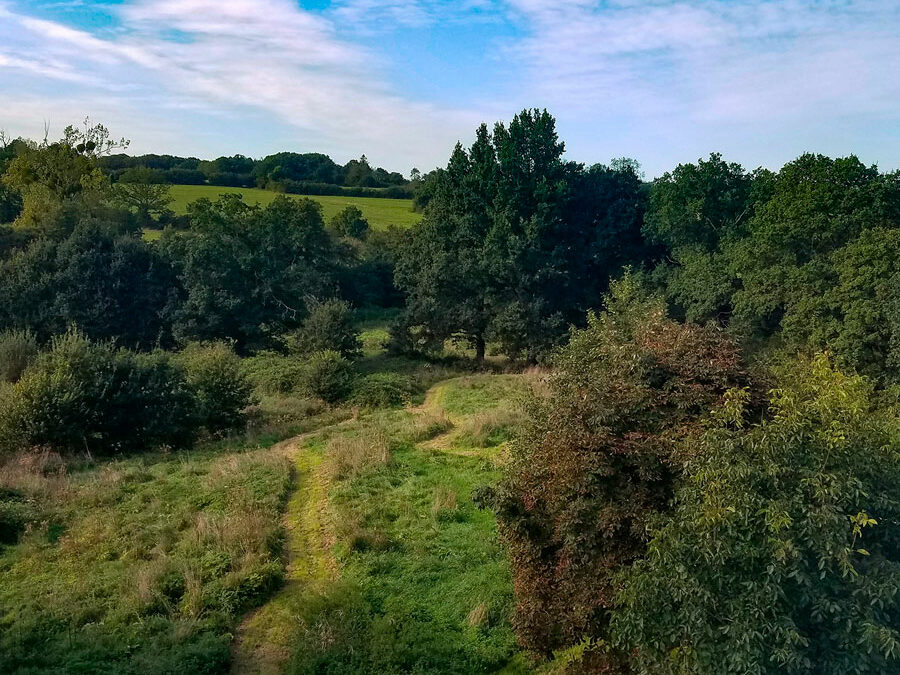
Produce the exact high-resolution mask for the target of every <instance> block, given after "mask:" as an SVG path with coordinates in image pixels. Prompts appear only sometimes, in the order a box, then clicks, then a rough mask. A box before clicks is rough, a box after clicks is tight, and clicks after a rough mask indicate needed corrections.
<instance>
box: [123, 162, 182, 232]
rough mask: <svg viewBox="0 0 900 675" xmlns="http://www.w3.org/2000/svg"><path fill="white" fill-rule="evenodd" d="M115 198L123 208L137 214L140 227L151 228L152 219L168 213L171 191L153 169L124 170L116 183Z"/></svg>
mask: <svg viewBox="0 0 900 675" xmlns="http://www.w3.org/2000/svg"><path fill="white" fill-rule="evenodd" d="M115 187H116V196H117V198H118V200H119V202H120V203H121V204H122V205H123V206H125V208H127V209H129V210H131V211H135V212H137V217H138V223H139V224H140V225H141V227H151V226H152V225H153V222H154V221H153V218H154V216H155V217H157V218H158V217H160V216H161V215H163V214H164V213H166V212H168V210H169V204H171V203H172V191H171V189H170V188H169V186H168V185H166V184H165V183H162V181H161V179H160V177H158V176H157V175H156V173H155V172H154V170H153V169H147V168H143V167H140V168H135V169H128V170H126V171H125V172H124V173H123V174H122V175H121V176H120V177H119V182H118V183H116V186H115Z"/></svg>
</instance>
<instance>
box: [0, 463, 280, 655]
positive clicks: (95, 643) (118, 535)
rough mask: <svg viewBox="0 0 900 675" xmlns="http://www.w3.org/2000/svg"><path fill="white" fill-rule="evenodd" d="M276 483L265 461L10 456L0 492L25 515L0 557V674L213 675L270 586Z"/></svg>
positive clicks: (274, 583)
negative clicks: (28, 511)
mask: <svg viewBox="0 0 900 675" xmlns="http://www.w3.org/2000/svg"><path fill="white" fill-rule="evenodd" d="M289 482H290V464H289V462H288V460H287V459H286V458H285V457H284V456H283V455H281V454H279V453H278V452H276V451H270V450H265V449H256V450H252V451H232V452H224V453H220V452H214V451H211V450H209V451H198V452H192V453H175V454H171V455H158V456H144V457H141V458H130V459H123V460H118V461H111V462H103V463H97V464H94V463H86V464H83V465H78V464H69V465H68V466H67V465H66V464H64V463H63V462H62V461H61V460H59V458H58V457H56V456H54V455H50V454H35V455H24V456H20V457H17V458H13V459H12V460H10V461H9V462H8V463H7V464H5V465H4V466H3V467H2V468H0V492H2V493H4V494H6V495H7V497H9V496H10V495H12V496H13V499H15V500H16V501H18V502H21V503H24V504H28V505H29V506H30V507H31V508H32V509H33V517H32V518H31V519H30V522H29V523H28V527H27V529H26V531H25V532H24V533H23V534H22V535H21V538H20V539H19V541H18V543H16V544H15V545H12V546H8V547H7V548H5V549H4V550H2V552H0V576H2V578H3V583H2V584H0V672H3V673H16V672H41V673H64V672H65V673H69V672H85V673H87V672H90V673H144V672H154V673H177V672H197V673H207V672H209V673H211V672H222V671H223V670H225V669H226V668H227V664H228V661H229V658H230V656H229V650H230V632H231V631H232V630H233V628H234V626H235V625H236V623H237V620H238V619H239V617H240V616H241V614H242V613H243V612H244V611H246V610H247V609H248V608H250V607H252V606H254V605H256V604H259V603H260V602H262V601H263V600H264V599H265V598H266V597H267V596H268V595H269V594H270V593H271V592H272V591H273V589H274V588H277V587H278V586H279V585H280V583H281V579H282V575H283V571H284V569H283V563H282V561H281V558H280V549H281V543H282V532H281V530H280V527H279V518H278V514H279V512H280V511H281V509H282V508H283V505H284V502H285V499H286V497H287V494H288V488H289Z"/></svg>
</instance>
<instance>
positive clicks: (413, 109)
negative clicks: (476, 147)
mask: <svg viewBox="0 0 900 675" xmlns="http://www.w3.org/2000/svg"><path fill="white" fill-rule="evenodd" d="M119 19H120V20H121V26H120V27H119V28H118V29H117V30H116V31H115V33H114V34H112V35H111V36H110V37H108V38H107V37H103V38H101V37H97V36H96V35H92V34H90V33H87V32H85V31H82V30H77V29H74V28H71V27H69V26H65V25H62V24H60V23H56V22H51V21H45V20H39V19H35V18H31V17H28V16H24V15H21V14H16V13H11V12H7V18H5V19H4V22H3V23H4V25H5V26H7V27H8V32H9V34H10V35H13V33H14V32H18V33H19V37H18V38H17V39H16V40H15V41H10V43H9V44H8V45H7V46H6V47H0V58H2V62H0V69H3V68H13V69H19V70H27V71H28V72H30V73H32V74H37V75H41V76H43V77H48V78H56V79H60V80H68V81H72V82H78V83H80V84H82V85H91V86H95V87H96V88H97V89H99V90H105V91H106V92H115V91H119V92H125V93H124V94H123V99H122V103H123V107H124V106H130V107H132V108H134V107H136V106H135V104H137V103H138V102H139V101H145V102H152V103H151V105H153V106H154V107H157V106H161V105H162V103H161V101H165V105H167V106H170V107H171V106H175V107H179V108H195V109H199V110H205V111H206V112H207V113H208V114H217V113H223V112H224V113H225V114H229V113H230V114H237V113H239V112H240V110H241V109H242V108H243V109H253V110H258V111H264V112H266V113H269V114H272V115H275V116H276V117H277V118H278V119H280V120H281V121H283V122H285V123H287V124H289V125H291V126H292V127H294V128H295V129H296V130H297V131H298V136H299V137H300V139H301V140H302V142H303V144H304V145H305V147H306V148H307V149H311V150H318V151H323V152H331V153H333V154H335V155H336V156H338V157H339V158H348V157H351V156H356V155H358V154H360V153H362V152H365V153H367V154H368V156H369V157H370V158H371V159H373V160H374V161H381V162H384V163H385V164H389V165H391V166H396V167H398V168H404V169H406V168H408V167H409V166H411V165H412V164H413V163H414V162H417V161H419V162H420V161H422V158H423V157H425V158H428V159H431V160H432V161H433V162H435V163H437V162H439V161H441V159H442V158H443V156H444V155H446V153H447V148H448V147H451V146H452V143H453V142H454V141H455V140H456V139H457V138H458V137H459V136H460V135H461V134H465V133H468V132H469V130H470V129H471V128H472V127H473V125H474V123H475V121H476V120H475V117H474V116H472V115H471V114H467V113H465V112H463V111H453V110H450V111H444V110H438V109H437V108H435V107H433V106H430V105H428V104H427V103H423V102H420V101H415V100H410V99H408V98H405V97H403V96H402V95H400V94H398V93H396V92H394V91H392V90H391V88H390V87H389V86H388V85H387V84H386V82H385V81H384V79H383V77H382V75H381V73H380V71H381V68H380V66H381V65H382V64H380V63H379V57H378V55H377V54H374V53H372V52H370V51H368V50H366V49H363V48H362V47H360V46H358V45H354V44H351V43H349V42H346V41H342V40H341V39H339V38H338V37H337V35H336V33H335V30H334V28H333V25H332V23H331V22H330V21H329V20H328V19H326V18H323V17H322V16H320V15H316V14H313V13H310V12H306V11H303V10H301V9H299V8H298V6H297V5H296V3H295V2H293V1H292V0H253V1H251V0H136V1H134V2H131V3H130V4H126V5H123V6H122V7H121V9H120V10H119ZM3 35H4V29H3V28H2V27H0V44H2V43H3V41H2V38H3ZM23 53H27V54H34V55H38V56H34V57H33V58H29V59H24V58H21V57H20V56H19V54H23ZM137 107H138V108H140V106H137ZM138 114H140V113H138ZM0 123H2V120H0ZM238 149H240V148H235V150H238ZM173 150H177V149H173ZM245 151H246V150H245Z"/></svg>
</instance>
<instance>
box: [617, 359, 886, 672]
mask: <svg viewBox="0 0 900 675" xmlns="http://www.w3.org/2000/svg"><path fill="white" fill-rule="evenodd" d="M734 394H735V395H734V396H732V397H731V398H730V400H729V404H728V405H727V406H725V407H724V408H722V409H721V410H720V414H719V415H718V422H717V423H716V424H715V425H713V426H712V428H710V429H709V431H707V432H706V433H705V434H704V435H703V437H702V439H701V440H700V442H699V444H695V445H694V446H693V447H691V448H689V449H688V452H689V453H690V454H691V455H692V456H693V459H692V460H691V461H689V462H688V463H687V464H686V474H687V475H686V480H685V481H684V483H683V485H682V488H681V489H680V490H679V492H678V496H677V500H676V506H675V509H674V512H673V513H672V514H671V515H670V517H668V518H667V519H665V520H664V521H661V522H660V524H659V525H658V526H657V527H656V528H655V529H654V531H653V538H652V541H651V543H650V545H649V548H648V553H647V555H646V556H645V557H644V558H643V559H642V560H640V561H638V562H636V563H635V564H634V566H633V567H632V568H631V569H629V570H627V571H626V572H625V573H624V574H623V576H622V582H623V591H622V593H621V594H620V597H619V602H620V603H621V606H620V607H619V608H617V609H616V610H615V612H614V614H613V616H614V619H613V626H614V629H615V633H616V643H617V644H618V645H619V646H620V647H621V648H623V649H624V650H626V651H627V652H628V653H629V654H631V655H632V663H631V665H632V667H633V671H634V672H637V673H672V672H685V673H697V674H698V675H702V674H704V673H709V674H710V675H712V674H713V673H723V672H728V673H759V674H768V673H771V674H773V675H774V674H775V673H778V674H791V673H811V672H815V673H871V674H873V675H874V674H876V673H888V672H896V670H897V668H898V667H900V639H898V631H900V615H898V613H897V609H896V599H897V597H898V594H900V546H898V544H900V529H898V523H900V455H898V453H897V448H898V447H900V446H898V441H900V439H898V437H897V431H896V424H895V423H894V420H893V418H894V417H895V414H896V413H895V411H892V410H886V411H879V410H877V409H875V407H874V406H873V396H872V387H871V385H870V383H869V382H867V381H866V380H864V379H863V378H860V377H853V376H847V375H844V374H842V373H840V372H839V371H837V370H835V369H834V368H833V366H832V364H831V363H830V362H829V360H828V359H827V358H826V357H824V356H819V357H817V358H816V359H815V360H813V361H812V362H804V363H800V364H798V366H797V368H796V369H795V370H794V372H793V373H792V374H791V375H789V376H788V377H787V378H785V379H784V380H783V381H782V383H781V386H780V387H779V388H778V389H776V390H775V391H773V393H772V397H771V405H772V414H771V417H770V418H769V419H767V420H765V421H763V422H761V423H759V424H756V425H753V426H752V427H750V428H743V424H742V423H741V422H740V420H741V419H742V414H741V399H742V398H743V397H742V396H741V395H740V392H734Z"/></svg>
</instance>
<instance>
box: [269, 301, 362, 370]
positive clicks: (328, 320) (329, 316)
mask: <svg viewBox="0 0 900 675" xmlns="http://www.w3.org/2000/svg"><path fill="white" fill-rule="evenodd" d="M286 342H287V347H288V349H289V350H290V351H291V353H293V354H299V355H302V356H308V355H310V354H314V353H315V352H321V351H326V350H333V351H336V352H339V353H340V354H341V356H344V357H345V358H355V357H357V356H359V354H360V352H361V350H362V343H361V342H360V340H359V331H358V330H357V329H356V328H355V327H354V325H353V311H352V310H351V309H350V305H349V304H347V302H345V301H344V300H325V301H324V302H319V301H312V302H311V303H310V306H309V315H308V316H307V317H306V319H304V321H303V325H302V326H301V327H300V328H299V329H298V330H297V332H295V333H293V334H292V335H290V336H288V338H287V340H286Z"/></svg>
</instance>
